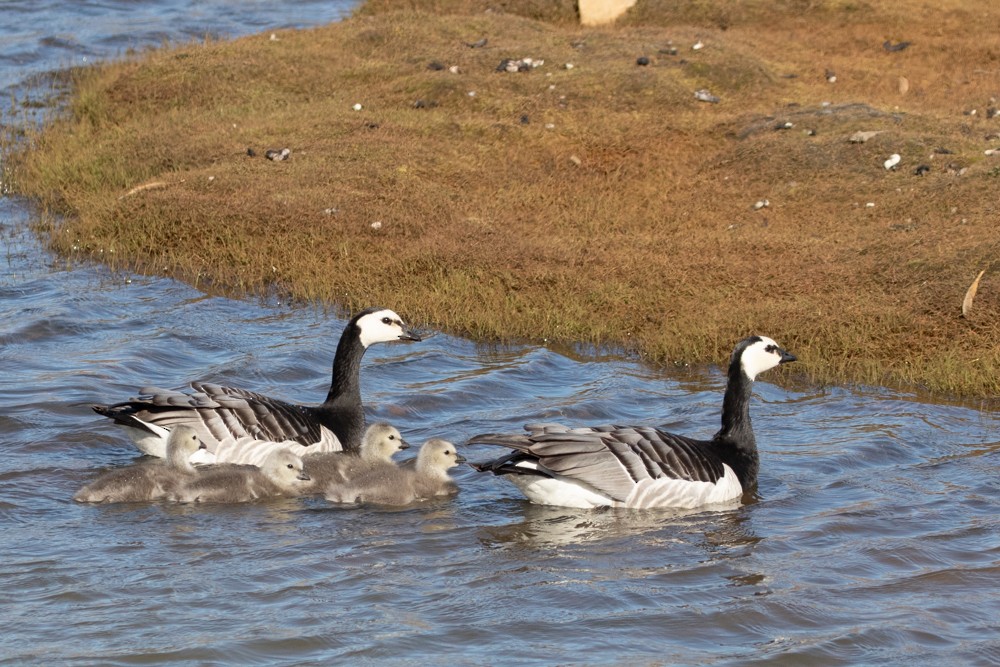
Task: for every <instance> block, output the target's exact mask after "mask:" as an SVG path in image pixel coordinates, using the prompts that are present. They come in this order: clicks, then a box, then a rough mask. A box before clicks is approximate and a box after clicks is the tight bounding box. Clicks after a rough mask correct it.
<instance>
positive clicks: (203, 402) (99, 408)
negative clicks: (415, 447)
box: [93, 308, 420, 463]
mask: <svg viewBox="0 0 1000 667" xmlns="http://www.w3.org/2000/svg"><path fill="white" fill-rule="evenodd" d="M395 340H412V341H419V340H420V336H419V335H417V334H416V333H415V332H414V331H413V330H411V329H410V328H408V327H407V326H406V325H405V324H403V320H402V319H401V318H400V317H399V315H397V314H396V313H394V312H393V311H391V310H388V309H385V308H369V309H367V310H363V311H361V312H360V313H358V314H357V315H355V316H354V317H353V318H352V319H351V321H350V322H348V323H347V326H346V327H345V328H344V332H343V334H342V335H341V337H340V343H339V344H338V345H337V354H336V356H335V357H334V359H333V378H332V381H331V383H330V391H329V393H328V394H327V396H326V400H325V401H324V402H323V403H321V404H320V405H317V406H309V405H295V404H292V403H287V402H285V401H282V400H279V399H276V398H270V397H268V396H264V395H262V394H257V393H254V392H252V391H247V390H245V389H239V388H236V387H224V386H221V385H217V384H211V383H208V382H192V383H191V387H192V388H193V389H194V390H195V393H192V394H186V393H183V392H180V391H172V390H169V389H159V388H156V387H145V388H143V389H141V390H140V393H141V394H142V395H141V396H140V397H139V398H135V399H131V400H128V401H124V402H122V403H116V404H114V405H110V406H104V405H95V406H93V409H94V411H95V412H97V413H98V414H101V415H104V416H106V417H110V418H111V419H113V420H114V421H115V423H116V424H119V425H121V426H123V427H125V430H126V431H127V432H128V434H129V436H130V437H131V439H132V441H133V442H134V443H135V445H136V446H137V447H138V448H139V449H140V450H141V451H142V452H144V453H146V454H150V455H152V456H159V457H163V456H164V455H165V453H166V440H167V435H168V433H169V429H170V428H172V427H173V426H175V425H177V424H186V425H189V426H191V427H193V428H195V429H196V430H197V431H198V435H199V436H200V437H201V439H202V440H203V441H204V442H205V444H206V445H207V447H208V451H209V452H210V453H211V454H212V456H207V457H200V458H199V462H202V463H212V462H222V461H229V462H235V463H244V462H246V463H249V462H251V459H250V457H251V455H252V454H253V453H254V452H255V451H257V450H259V449H260V447H259V445H260V441H272V442H283V441H294V442H295V443H298V444H299V445H301V446H302V447H304V448H306V449H308V450H309V451H318V452H328V451H339V450H342V449H344V450H348V451H352V450H356V449H357V448H358V447H359V446H360V444H361V437H362V434H363V432H364V428H365V412H364V407H363V406H362V404H361V386H360V369H361V358H362V356H364V353H365V350H367V349H368V347H369V346H370V345H373V344H375V343H384V342H389V341H395ZM220 447H221V448H222V449H224V450H225V455H224V456H222V457H221V458H219V459H216V458H215V457H214V454H215V453H216V451H217V450H219V449H220ZM258 453H259V452H258ZM265 453H266V452H265ZM299 453H301V452H299ZM255 462H257V463H259V462H260V461H259V460H257V461H255Z"/></svg>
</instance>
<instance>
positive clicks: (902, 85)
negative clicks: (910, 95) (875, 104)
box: [897, 76, 910, 95]
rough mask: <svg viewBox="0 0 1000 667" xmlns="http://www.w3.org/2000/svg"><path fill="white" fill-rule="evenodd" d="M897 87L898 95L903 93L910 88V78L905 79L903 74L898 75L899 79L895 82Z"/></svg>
mask: <svg viewBox="0 0 1000 667" xmlns="http://www.w3.org/2000/svg"><path fill="white" fill-rule="evenodd" d="M897 89H898V90H899V94H900V95H905V94H906V93H907V92H909V90H910V80H909V79H907V78H906V77H905V76H901V77H899V81H898V83H897Z"/></svg>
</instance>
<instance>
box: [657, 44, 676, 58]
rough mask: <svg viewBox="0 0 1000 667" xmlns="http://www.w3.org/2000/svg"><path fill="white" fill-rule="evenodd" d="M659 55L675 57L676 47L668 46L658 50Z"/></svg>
mask: <svg viewBox="0 0 1000 667" xmlns="http://www.w3.org/2000/svg"><path fill="white" fill-rule="evenodd" d="M660 53H662V54H663V55H665V56H676V55H677V47H676V46H673V45H671V46H668V47H667V48H665V49H660Z"/></svg>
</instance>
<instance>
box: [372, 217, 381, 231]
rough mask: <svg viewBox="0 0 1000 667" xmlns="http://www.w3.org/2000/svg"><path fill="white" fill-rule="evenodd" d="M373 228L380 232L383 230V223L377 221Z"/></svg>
mask: <svg viewBox="0 0 1000 667" xmlns="http://www.w3.org/2000/svg"><path fill="white" fill-rule="evenodd" d="M371 228H372V229H374V230H375V231H378V230H380V229H382V221H381V220H376V221H375V222H373V223H372V224H371Z"/></svg>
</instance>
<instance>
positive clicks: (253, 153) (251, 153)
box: [247, 147, 257, 157]
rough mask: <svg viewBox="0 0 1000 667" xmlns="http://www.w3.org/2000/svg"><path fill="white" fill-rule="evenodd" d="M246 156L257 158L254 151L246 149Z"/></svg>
mask: <svg viewBox="0 0 1000 667" xmlns="http://www.w3.org/2000/svg"><path fill="white" fill-rule="evenodd" d="M247 155H249V156H250V157H257V151H255V150H254V149H253V148H250V147H247Z"/></svg>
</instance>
